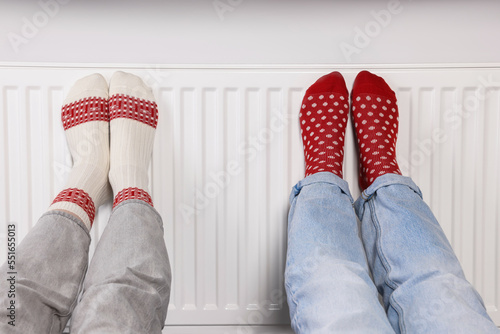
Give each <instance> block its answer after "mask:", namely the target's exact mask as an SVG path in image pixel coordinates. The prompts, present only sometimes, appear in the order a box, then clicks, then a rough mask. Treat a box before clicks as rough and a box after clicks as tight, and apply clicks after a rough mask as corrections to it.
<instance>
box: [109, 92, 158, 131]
mask: <svg viewBox="0 0 500 334" xmlns="http://www.w3.org/2000/svg"><path fill="white" fill-rule="evenodd" d="M109 109H110V112H109V118H110V120H113V119H116V118H129V119H133V120H136V121H139V122H141V123H144V124H146V125H149V126H151V127H153V128H155V129H156V126H157V124H158V106H157V105H156V102H154V101H147V100H143V99H139V98H136V97H133V96H128V95H124V94H115V95H113V96H111V98H110V99H109Z"/></svg>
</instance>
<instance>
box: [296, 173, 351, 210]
mask: <svg viewBox="0 0 500 334" xmlns="http://www.w3.org/2000/svg"><path fill="white" fill-rule="evenodd" d="M314 183H330V184H334V185H336V186H338V187H339V188H340V190H341V191H342V192H343V193H344V194H346V195H347V197H349V200H350V201H351V203H354V200H353V199H352V196H351V192H350V191H349V184H348V183H347V181H345V180H343V179H341V178H340V177H338V176H337V175H335V174H333V173H330V172H320V173H315V174H312V175H309V176H307V177H306V178H304V179H302V180H300V181H299V182H298V183H297V184H296V185H295V186H294V187H293V188H292V192H291V193H290V204H291V203H292V201H293V199H294V198H295V197H297V195H298V194H299V193H300V190H301V189H302V188H303V187H305V186H308V185H310V184H314Z"/></svg>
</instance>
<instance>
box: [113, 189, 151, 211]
mask: <svg viewBox="0 0 500 334" xmlns="http://www.w3.org/2000/svg"><path fill="white" fill-rule="evenodd" d="M129 199H138V200H141V201H144V202H146V203H148V204H149V205H151V206H154V205H153V200H152V199H151V196H150V195H149V194H148V192H147V191H145V190H143V189H140V188H125V189H122V190H121V191H119V192H118V194H116V196H115V199H114V201H113V209H114V208H115V207H116V206H117V205H118V204H120V203H121V202H124V201H126V200H129Z"/></svg>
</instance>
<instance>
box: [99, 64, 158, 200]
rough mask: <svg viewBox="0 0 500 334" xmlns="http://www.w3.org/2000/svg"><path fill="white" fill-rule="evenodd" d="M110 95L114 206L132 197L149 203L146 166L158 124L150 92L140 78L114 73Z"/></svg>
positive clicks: (110, 177) (147, 166)
mask: <svg viewBox="0 0 500 334" xmlns="http://www.w3.org/2000/svg"><path fill="white" fill-rule="evenodd" d="M109 95H110V98H109V115H110V129H111V146H110V147H111V154H110V159H111V160H110V164H111V165H110V170H109V181H110V183H111V186H112V187H113V195H114V197H115V199H114V202H113V208H114V207H116V206H117V205H118V204H120V203H121V202H123V201H125V200H128V199H134V198H135V199H140V200H143V201H145V202H146V203H148V204H150V205H151V206H152V205H153V202H152V200H151V196H150V195H149V190H148V188H149V177H148V168H149V163H150V161H151V154H152V152H153V142H154V135H155V130H156V125H157V123H158V108H157V106H156V102H155V98H154V95H153V92H152V91H151V88H149V87H148V86H147V85H146V84H145V83H144V82H143V81H142V80H141V79H140V78H139V77H137V76H135V75H132V74H129V73H124V72H116V73H115V74H113V77H112V78H111V81H110V84H109Z"/></svg>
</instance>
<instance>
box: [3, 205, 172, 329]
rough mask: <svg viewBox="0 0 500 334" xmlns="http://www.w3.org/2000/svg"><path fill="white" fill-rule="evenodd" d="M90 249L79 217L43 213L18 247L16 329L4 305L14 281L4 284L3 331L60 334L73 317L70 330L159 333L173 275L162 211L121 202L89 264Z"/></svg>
mask: <svg viewBox="0 0 500 334" xmlns="http://www.w3.org/2000/svg"><path fill="white" fill-rule="evenodd" d="M89 245H90V235H89V233H88V231H87V228H86V227H85V226H84V224H83V223H82V222H81V221H80V220H79V219H77V218H76V217H75V216H73V215H71V214H69V213H66V212H63V211H57V210H54V211H49V212H47V213H45V214H44V215H43V216H42V217H41V218H40V220H39V221H38V223H37V224H36V225H35V227H34V228H33V229H32V230H31V231H30V232H29V233H28V235H27V236H26V237H25V239H24V240H23V242H22V243H21V244H20V245H19V247H18V249H17V258H16V272H17V275H16V279H17V281H16V296H15V302H16V304H15V305H16V312H15V327H14V326H11V325H8V324H7V320H6V319H8V318H7V315H8V310H7V309H6V307H4V306H5V305H6V304H5V302H6V301H5V298H6V297H7V295H6V294H5V293H3V291H7V290H8V287H7V284H9V282H8V281H7V280H6V279H2V280H1V281H0V287H1V288H0V290H1V291H2V294H1V295H0V300H1V301H2V302H1V305H2V308H1V311H0V314H1V318H2V321H1V322H0V332H1V333H23V334H29V333H61V332H62V331H63V330H64V328H65V326H66V323H67V322H68V320H69V318H71V333H161V329H162V327H163V325H164V323H165V318H166V314H167V307H168V301H169V297H170V281H171V272H170V264H169V260H168V255H167V250H166V247H165V241H164V239H163V223H162V219H161V217H160V215H159V214H158V212H157V211H156V210H155V209H154V208H153V207H151V206H150V205H149V204H147V203H145V202H143V201H140V200H134V199H132V200H128V201H125V202H122V203H121V204H120V205H118V206H117V207H115V209H114V210H113V213H112V214H111V217H110V219H109V222H108V225H107V227H106V228H105V230H104V233H103V235H102V237H101V239H100V240H99V243H98V245H97V249H96V251H95V254H94V256H93V258H92V261H91V262H90V266H88V254H89ZM87 267H88V270H87ZM8 271H9V270H8V268H7V264H4V265H3V266H2V269H1V272H2V273H7V272H8ZM82 286H83V294H82V295H81V300H80V301H79V302H78V301H77V299H78V296H79V293H80V291H81V290H82Z"/></svg>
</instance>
